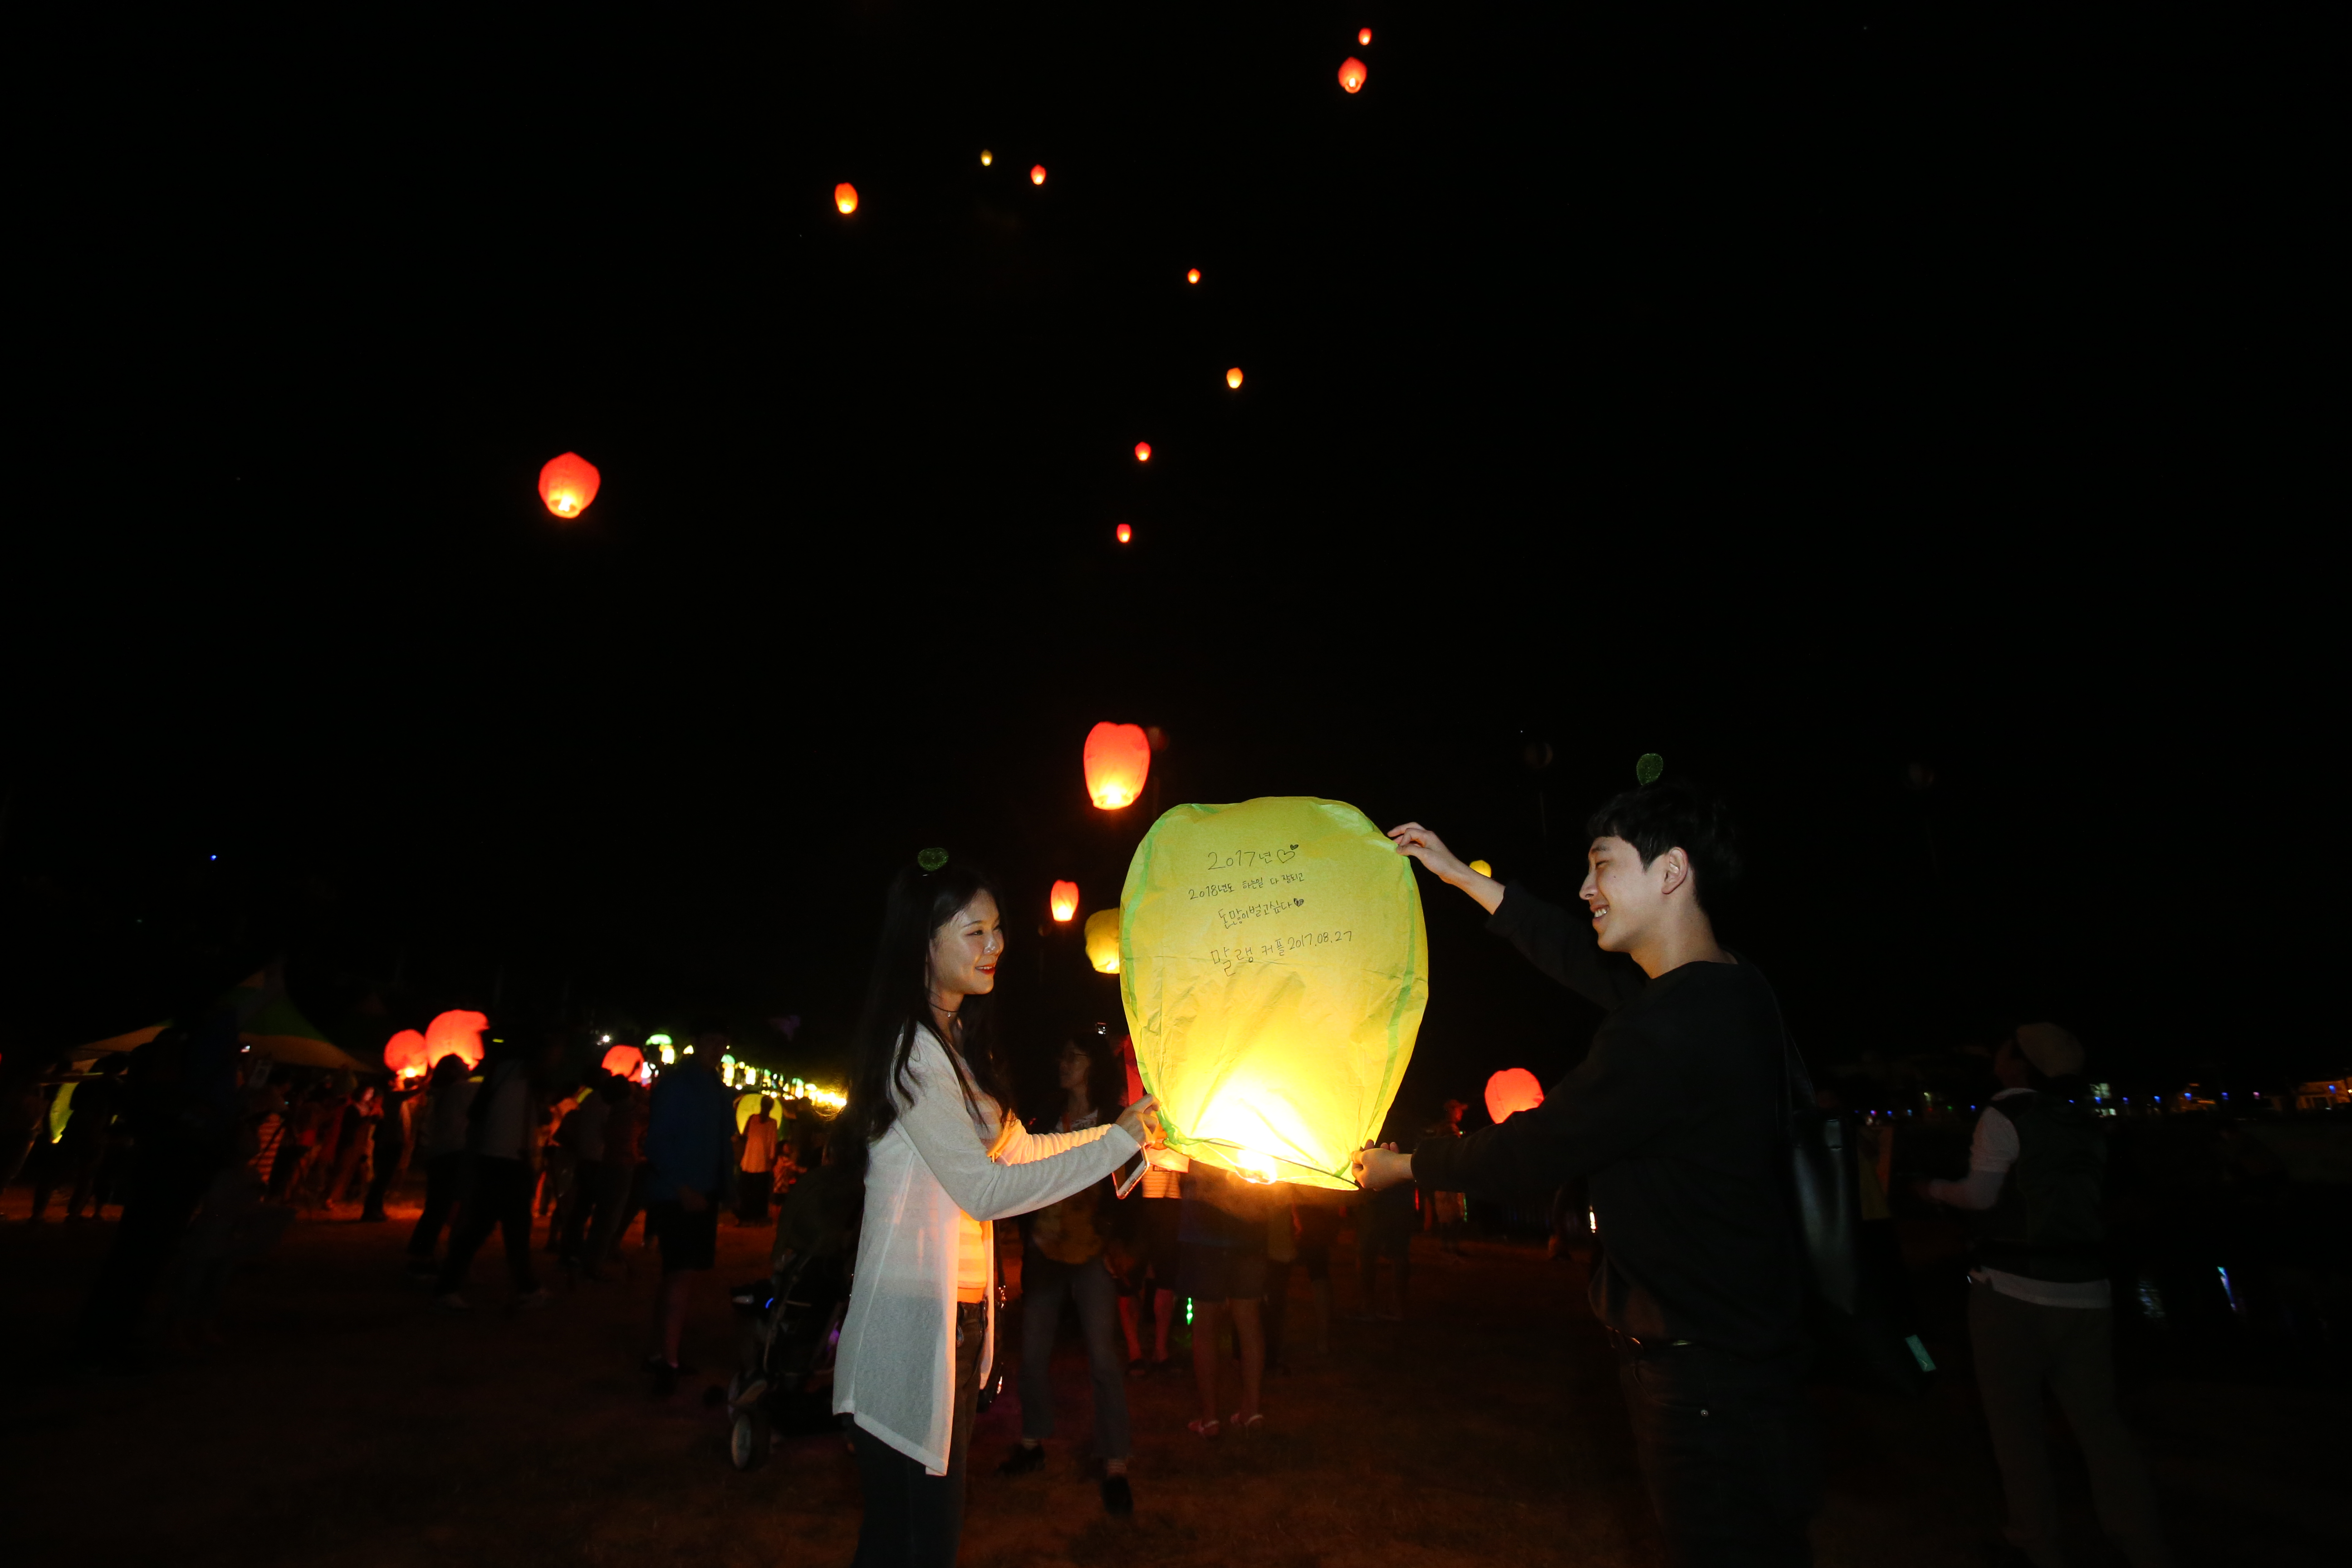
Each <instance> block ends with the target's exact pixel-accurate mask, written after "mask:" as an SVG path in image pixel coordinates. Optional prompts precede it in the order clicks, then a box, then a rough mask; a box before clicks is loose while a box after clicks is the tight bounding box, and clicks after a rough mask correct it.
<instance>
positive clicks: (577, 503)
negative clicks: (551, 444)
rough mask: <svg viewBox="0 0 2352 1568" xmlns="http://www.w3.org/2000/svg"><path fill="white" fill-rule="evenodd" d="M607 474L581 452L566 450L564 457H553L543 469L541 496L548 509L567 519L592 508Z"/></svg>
mask: <svg viewBox="0 0 2352 1568" xmlns="http://www.w3.org/2000/svg"><path fill="white" fill-rule="evenodd" d="M602 483H604V475H602V474H600V473H598V472H597V471H596V465H595V464H593V463H592V462H590V461H589V460H588V459H587V458H583V457H582V456H581V455H580V454H579V453H577V452H566V453H564V454H563V456H562V457H560V458H549V459H548V460H547V466H546V467H545V468H541V469H540V470H539V499H540V500H543V501H545V502H546V503H547V510H550V511H551V512H553V513H554V514H555V515H556V516H558V517H560V518H562V519H563V520H564V521H566V522H569V521H572V519H573V518H575V517H578V516H579V515H580V514H581V513H582V512H583V511H586V510H588V503H589V502H590V501H593V500H595V499H596V487H597V486H598V485H600V484H602Z"/></svg>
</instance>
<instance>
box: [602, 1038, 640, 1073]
mask: <svg viewBox="0 0 2352 1568" xmlns="http://www.w3.org/2000/svg"><path fill="white" fill-rule="evenodd" d="M604 1070H605V1071H606V1072H608V1073H611V1074H612V1075H613V1076H614V1078H638V1077H641V1076H643V1074H644V1073H645V1070H646V1053H645V1052H643V1051H641V1050H639V1049H637V1047H635V1046H614V1047H613V1048H612V1049H611V1050H609V1051H606V1052H605V1053H604Z"/></svg>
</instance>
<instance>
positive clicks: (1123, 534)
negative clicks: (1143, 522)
mask: <svg viewBox="0 0 2352 1568" xmlns="http://www.w3.org/2000/svg"><path fill="white" fill-rule="evenodd" d="M1134 537H1135V530H1134V529H1132V528H1129V526H1128V525H1127V524H1126V523H1123V522H1122V523H1120V524H1119V525H1118V542H1120V543H1121V544H1125V543H1126V542H1128V541H1129V540H1130V539H1133V538H1134Z"/></svg>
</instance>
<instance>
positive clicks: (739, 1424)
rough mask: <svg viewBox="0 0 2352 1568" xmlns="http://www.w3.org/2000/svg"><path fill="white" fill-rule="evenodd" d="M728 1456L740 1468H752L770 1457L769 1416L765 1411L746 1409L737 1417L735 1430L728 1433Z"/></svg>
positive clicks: (755, 1467) (757, 1466)
mask: <svg viewBox="0 0 2352 1568" xmlns="http://www.w3.org/2000/svg"><path fill="white" fill-rule="evenodd" d="M727 1458H729V1459H730V1460H731V1461H733V1463H734V1466H735V1468H737V1469H739V1470H752V1469H757V1468H759V1467H760V1466H761V1464H763V1463H765V1462H766V1460H767V1458H768V1416H767V1413H766V1412H765V1411H761V1410H746V1411H743V1412H741V1413H740V1414H739V1415H737V1416H736V1417H735V1426H734V1430H733V1431H731V1432H730V1433H729V1434H728V1439H727Z"/></svg>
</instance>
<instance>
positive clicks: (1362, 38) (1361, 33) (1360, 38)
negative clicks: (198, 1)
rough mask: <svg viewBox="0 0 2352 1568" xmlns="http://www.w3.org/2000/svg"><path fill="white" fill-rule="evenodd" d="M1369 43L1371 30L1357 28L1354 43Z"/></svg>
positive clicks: (1368, 28)
mask: <svg viewBox="0 0 2352 1568" xmlns="http://www.w3.org/2000/svg"><path fill="white" fill-rule="evenodd" d="M1371 41H1372V30H1371V29H1370V27H1359V28H1357V29H1356V42H1358V43H1360V44H1369V43H1370V42H1371Z"/></svg>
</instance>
